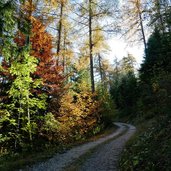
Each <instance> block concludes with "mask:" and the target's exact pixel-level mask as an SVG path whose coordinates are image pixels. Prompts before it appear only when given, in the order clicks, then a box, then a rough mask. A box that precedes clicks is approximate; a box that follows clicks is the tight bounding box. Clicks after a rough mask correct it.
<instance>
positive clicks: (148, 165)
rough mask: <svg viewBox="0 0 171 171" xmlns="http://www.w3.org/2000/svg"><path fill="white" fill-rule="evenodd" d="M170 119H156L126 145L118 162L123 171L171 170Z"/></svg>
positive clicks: (163, 117)
mask: <svg viewBox="0 0 171 171" xmlns="http://www.w3.org/2000/svg"><path fill="white" fill-rule="evenodd" d="M170 121H171V120H170V118H168V117H166V116H162V117H158V118H157V119H155V120H153V123H152V124H150V125H147V123H144V124H146V126H147V127H148V129H145V130H144V129H143V130H141V132H139V133H138V135H137V136H136V137H135V138H134V139H132V141H131V142H130V143H129V144H128V145H127V148H126V150H125V151H124V154H123V156H122V158H121V161H120V167H121V168H122V169H121V170H123V171H132V170H138V171H144V170H146V171H151V170H154V171H155V170H170V169H171V163H170V161H171V155H170V154H171V148H170V142H171V136H170V134H168V132H170V131H171V126H170Z"/></svg>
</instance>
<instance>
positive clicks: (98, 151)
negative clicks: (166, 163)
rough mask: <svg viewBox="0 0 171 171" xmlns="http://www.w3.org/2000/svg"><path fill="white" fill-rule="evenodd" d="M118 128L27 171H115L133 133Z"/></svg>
mask: <svg viewBox="0 0 171 171" xmlns="http://www.w3.org/2000/svg"><path fill="white" fill-rule="evenodd" d="M115 125H116V126H117V127H118V128H117V129H116V131H115V132H114V133H112V134H110V135H107V136H105V137H102V138H99V139H98V140H95V141H92V142H88V143H85V144H82V145H80V146H77V147H74V148H72V149H70V150H68V151H66V152H65V153H63V154H56V155H54V157H53V158H51V159H49V160H47V161H45V162H41V163H38V164H35V165H33V166H32V167H27V168H26V169H24V170H27V171H110V170H112V171H116V170H117V163H118V160H119V158H120V155H121V152H122V150H123V148H124V146H125V143H126V142H127V141H128V139H129V138H130V137H131V136H132V135H133V134H134V133H135V131H136V129H135V127H134V126H132V125H129V124H124V123H115ZM20 171H21V170H20Z"/></svg>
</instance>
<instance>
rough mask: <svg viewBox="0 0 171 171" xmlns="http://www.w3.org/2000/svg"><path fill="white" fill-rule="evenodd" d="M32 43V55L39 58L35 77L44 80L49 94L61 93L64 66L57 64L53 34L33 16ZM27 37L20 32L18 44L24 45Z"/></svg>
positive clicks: (17, 39) (45, 88)
mask: <svg viewBox="0 0 171 171" xmlns="http://www.w3.org/2000/svg"><path fill="white" fill-rule="evenodd" d="M31 33H32V34H31V36H30V43H31V49H32V50H31V55H32V56H34V57H36V58H37V59H38V66H37V70H36V72H35V73H34V77H35V78H41V79H42V80H43V87H44V88H43V90H44V91H46V93H48V94H49V95H53V96H54V95H59V93H60V90H61V86H62V83H63V79H64V77H63V76H62V66H57V65H56V61H55V59H54V58H53V56H54V54H53V52H52V48H53V46H52V36H51V35H50V34H49V33H47V32H46V27H45V26H44V25H43V24H42V23H41V22H40V21H39V20H38V19H35V18H33V17H32V29H31ZM25 41H26V37H25V35H24V34H22V33H21V32H18V34H17V36H16V38H15V42H16V43H17V44H18V46H21V47H22V46H24V45H25Z"/></svg>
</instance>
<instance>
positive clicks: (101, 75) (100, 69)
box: [98, 54, 103, 82]
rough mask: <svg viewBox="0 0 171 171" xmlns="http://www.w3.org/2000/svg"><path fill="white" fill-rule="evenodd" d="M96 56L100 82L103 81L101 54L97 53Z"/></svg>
mask: <svg viewBox="0 0 171 171" xmlns="http://www.w3.org/2000/svg"><path fill="white" fill-rule="evenodd" d="M98 58H99V72H100V79H101V82H103V72H102V64H101V56H100V54H98Z"/></svg>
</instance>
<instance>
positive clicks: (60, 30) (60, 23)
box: [56, 2, 64, 65]
mask: <svg viewBox="0 0 171 171" xmlns="http://www.w3.org/2000/svg"><path fill="white" fill-rule="evenodd" d="M60 5H61V6H60V19H59V28H58V40H57V50H56V52H57V55H58V59H57V65H59V52H60V50H61V49H60V48H61V35H62V19H63V8H64V4H63V2H61V4H60Z"/></svg>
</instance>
